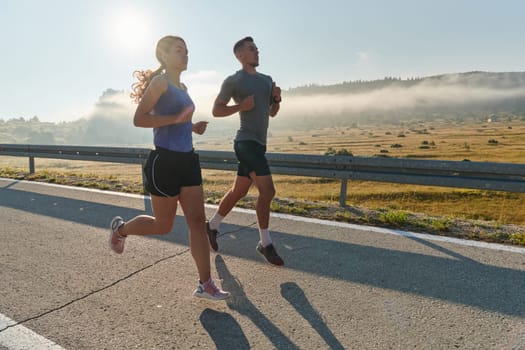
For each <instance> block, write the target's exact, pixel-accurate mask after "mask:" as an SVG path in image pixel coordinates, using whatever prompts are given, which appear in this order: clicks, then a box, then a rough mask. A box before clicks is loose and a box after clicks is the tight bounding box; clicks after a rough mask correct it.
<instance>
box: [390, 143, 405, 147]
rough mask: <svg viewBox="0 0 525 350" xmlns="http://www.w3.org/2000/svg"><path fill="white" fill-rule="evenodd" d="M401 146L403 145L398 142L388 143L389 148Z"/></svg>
mask: <svg viewBox="0 0 525 350" xmlns="http://www.w3.org/2000/svg"><path fill="white" fill-rule="evenodd" d="M401 147H403V145H401V144H399V143H393V144H391V145H390V148H401Z"/></svg>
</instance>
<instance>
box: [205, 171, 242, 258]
mask: <svg viewBox="0 0 525 350" xmlns="http://www.w3.org/2000/svg"><path fill="white" fill-rule="evenodd" d="M251 185H252V180H251V179H250V178H249V177H245V176H239V175H237V176H236V177H235V182H234V183H233V187H232V188H231V189H230V190H229V191H228V192H226V194H225V195H224V197H222V199H221V202H220V203H219V208H218V209H217V211H216V212H215V214H213V216H212V217H211V219H210V221H209V222H207V223H206V232H207V233H208V239H209V241H210V246H211V248H212V249H213V250H214V251H217V250H219V245H218V244H217V234H218V233H219V232H218V230H219V226H220V225H221V222H222V220H223V219H224V217H225V216H226V215H228V213H229V212H230V211H231V210H232V209H233V207H234V206H235V204H237V202H238V201H239V200H240V199H241V198H244V196H246V194H247V193H248V190H249V189H250V186H251Z"/></svg>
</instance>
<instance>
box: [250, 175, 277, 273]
mask: <svg viewBox="0 0 525 350" xmlns="http://www.w3.org/2000/svg"><path fill="white" fill-rule="evenodd" d="M251 175H252V179H253V181H254V182H255V184H256V186H257V189H258V190H259V197H258V198H257V204H256V206H255V210H256V212H257V222H258V224H259V236H260V239H261V240H260V242H259V243H258V244H257V248H256V249H257V251H258V252H259V253H260V254H261V255H263V256H264V258H265V259H266V260H267V261H268V262H269V263H270V264H274V265H283V264H284V261H283V259H281V257H280V256H279V254H277V251H276V250H275V247H274V246H273V243H272V239H271V237H270V231H269V229H268V227H269V225H270V205H271V203H272V199H273V197H274V196H275V187H274V185H273V179H272V175H262V176H255V174H251Z"/></svg>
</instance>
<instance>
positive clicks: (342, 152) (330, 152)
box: [324, 147, 353, 156]
mask: <svg viewBox="0 0 525 350" xmlns="http://www.w3.org/2000/svg"><path fill="white" fill-rule="evenodd" d="M324 155H325V156H353V154H352V152H350V151H349V150H347V149H346V148H342V149H339V150H336V149H334V148H332V147H328V149H327V150H326V152H324Z"/></svg>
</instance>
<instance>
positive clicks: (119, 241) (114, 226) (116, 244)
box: [109, 216, 126, 254]
mask: <svg viewBox="0 0 525 350" xmlns="http://www.w3.org/2000/svg"><path fill="white" fill-rule="evenodd" d="M122 225H124V220H123V219H122V218H121V217H120V216H115V217H114V218H113V220H111V225H110V232H111V234H110V236H109V246H110V247H111V249H112V250H113V251H114V252H115V253H117V254H121V253H122V252H123V251H124V241H125V240H126V236H123V235H121V234H120V233H119V229H120V228H121V227H122Z"/></svg>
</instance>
